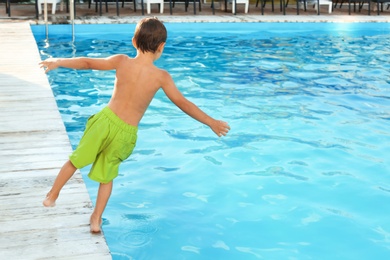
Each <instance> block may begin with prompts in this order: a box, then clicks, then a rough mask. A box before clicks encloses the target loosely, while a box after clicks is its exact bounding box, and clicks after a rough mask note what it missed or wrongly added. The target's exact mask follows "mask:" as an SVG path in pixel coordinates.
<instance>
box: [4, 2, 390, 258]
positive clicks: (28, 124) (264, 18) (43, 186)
mask: <svg viewBox="0 0 390 260" xmlns="http://www.w3.org/2000/svg"><path fill="white" fill-rule="evenodd" d="M3 6H4V5H3V4H2V5H0V12H1V13H0V39H1V41H0V50H1V52H0V112H1V113H0V117H1V118H0V119H1V120H0V148H1V149H0V164H1V168H0V187H1V190H0V212H1V213H0V234H1V236H0V251H1V258H2V259H3V258H4V259H54V258H55V259H96V260H97V259H111V256H110V253H109V249H108V247H107V245H106V242H105V239H104V236H103V235H92V234H91V233H90V232H89V227H88V226H89V224H88V223H89V215H90V213H91V211H92V203H91V201H90V199H89V196H88V192H87V190H86V188H85V184H84V182H83V180H82V178H81V176H80V173H77V174H76V175H75V176H74V178H72V179H71V181H70V182H69V183H68V184H67V185H66V186H65V188H64V189H63V192H62V196H61V197H60V198H59V200H58V203H57V204H58V205H57V207H55V208H50V209H47V208H44V207H43V206H42V204H41V203H42V199H43V198H44V196H45V194H46V193H47V192H48V190H49V188H50V186H51V184H52V182H53V180H54V178H55V176H56V174H57V172H58V170H59V168H60V167H61V166H62V164H63V162H64V161H65V160H66V159H67V156H68V154H69V152H70V151H71V146H70V143H69V139H68V137H67V134H66V131H65V127H64V124H63V122H62V119H61V116H60V114H59V112H58V108H57V105H56V103H55V100H54V96H53V93H52V91H51V88H50V86H49V83H48V80H47V78H46V76H45V74H44V73H43V70H41V69H39V67H38V62H39V61H40V56H39V53H38V49H37V46H36V44H35V40H34V38H33V35H32V33H31V30H30V28H29V24H36V23H38V24H42V23H43V21H42V19H40V20H36V19H35V18H34V16H35V7H34V6H33V5H16V4H13V5H12V6H11V11H12V16H11V17H8V16H7V15H6V14H5V12H4V8H3ZM126 6H127V8H121V10H120V11H121V14H120V16H119V17H118V16H116V10H115V6H114V5H112V4H111V5H110V6H109V12H108V13H106V12H103V15H102V16H99V15H97V14H96V12H95V10H94V9H93V8H92V9H89V8H88V5H87V4H78V5H77V17H76V21H75V23H135V22H137V21H139V19H141V18H142V17H143V16H141V15H140V11H138V12H137V13H134V11H133V10H132V9H131V6H132V3H126ZM126 6H125V7H126ZM175 8H176V9H175V10H174V14H173V15H170V14H169V7H167V6H165V13H164V14H158V13H156V10H154V11H153V13H152V14H151V15H154V16H157V17H160V18H161V19H162V20H163V21H169V22H390V10H388V11H386V10H385V12H383V13H381V15H379V16H378V15H376V13H373V14H372V15H371V16H368V15H367V10H366V9H365V10H362V12H360V13H359V12H357V13H353V14H352V15H348V12H347V9H346V8H345V6H344V7H343V8H341V9H337V8H335V10H334V12H333V13H332V14H327V13H326V8H321V15H319V16H318V15H316V13H315V12H314V10H308V11H307V12H303V10H302V11H301V15H299V16H298V15H296V9H294V8H293V7H291V8H288V12H287V15H282V14H281V13H280V11H278V5H276V10H275V12H274V13H272V12H271V11H270V9H269V8H270V5H269V4H267V8H268V9H267V10H266V12H265V15H261V12H260V9H259V8H258V7H257V8H256V7H255V5H254V4H252V5H251V7H250V13H249V14H244V13H242V9H240V8H239V9H238V11H239V13H238V14H237V15H233V14H231V13H225V12H224V11H221V10H218V9H217V10H216V14H215V15H213V14H212V12H211V8H210V7H209V5H208V4H204V5H203V9H202V12H201V13H198V14H196V15H194V14H193V9H192V7H190V9H189V11H188V12H185V11H184V10H183V6H181V7H180V5H179V4H177V6H176V7H175ZM49 21H50V23H68V22H69V20H68V18H67V16H66V12H65V11H62V12H61V11H58V12H57V14H56V15H54V16H50V17H49Z"/></svg>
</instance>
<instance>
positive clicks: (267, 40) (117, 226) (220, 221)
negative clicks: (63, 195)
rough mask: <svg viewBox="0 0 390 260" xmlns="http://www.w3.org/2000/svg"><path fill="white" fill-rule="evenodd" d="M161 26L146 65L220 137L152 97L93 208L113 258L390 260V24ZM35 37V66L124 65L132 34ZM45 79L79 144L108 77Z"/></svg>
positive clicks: (104, 95)
mask: <svg viewBox="0 0 390 260" xmlns="http://www.w3.org/2000/svg"><path fill="white" fill-rule="evenodd" d="M166 26H167V28H168V31H169V37H168V42H167V46H166V49H165V52H164V54H163V56H162V58H161V59H160V60H158V61H157V63H156V64H157V65H158V66H160V67H163V68H165V69H166V70H168V71H169V72H170V73H171V74H172V76H173V78H174V80H175V81H176V83H177V85H178V87H179V89H180V90H181V91H182V92H183V93H184V95H185V96H186V97H188V99H190V100H191V101H193V102H195V103H196V104H198V105H199V106H200V107H201V108H202V109H203V110H205V111H206V112H207V113H210V114H211V115H212V116H214V117H216V118H220V119H223V120H226V121H228V122H229V124H230V126H231V128H232V130H231V132H230V133H229V135H228V136H227V137H224V138H218V137H216V136H215V135H214V134H213V133H212V132H211V131H210V130H209V129H208V128H207V127H205V126H203V125H201V124H199V123H198V122H196V121H194V120H193V119H191V118H189V117H188V116H186V115H185V114H183V113H182V112H181V111H180V110H179V109H177V108H176V107H175V106H174V105H173V104H171V103H170V101H169V100H168V99H167V98H166V97H165V96H164V94H163V93H162V92H158V93H157V95H156V98H155V99H154V101H153V102H152V104H151V106H150V108H149V110H148V111H147V113H146V114H145V117H144V119H143V120H142V122H141V124H140V131H139V141H138V143H137V147H136V149H135V151H134V154H133V155H132V156H131V157H130V158H129V159H128V160H127V161H126V162H125V163H124V164H123V165H122V166H121V169H120V176H119V177H118V178H117V179H116V180H115V181H114V191H113V194H112V197H111V200H110V202H109V205H108V207H107V209H106V212H105V214H104V225H103V230H104V234H105V237H106V239H107V242H108V245H109V248H110V250H111V252H112V255H113V258H114V259H163V260H165V259H167V260H173V259H239V260H241V259H390V221H389V215H390V203H389V200H390V49H389V48H388V46H390V30H389V29H390V25H389V24H380V23H374V24H348V23H342V24H321V23H316V24H299V23H291V24H282V23H278V24H267V23H261V24H258V23H254V24H224V23H221V24H169V23H167V24H166ZM32 29H33V32H34V33H35V36H36V39H37V43H38V46H39V49H40V52H41V56H42V59H45V58H47V57H51V56H55V57H58V56H61V57H73V56H89V57H106V56H108V55H111V54H115V53H126V54H128V55H130V56H134V55H135V50H134V48H133V47H132V45H131V41H130V40H131V37H132V34H133V30H134V25H98V26H93V25H91V26H87V25H84V26H76V41H75V42H74V43H72V42H71V41H70V40H71V36H70V35H69V30H70V29H69V27H68V26H57V27H56V26H52V27H50V33H51V38H50V39H49V40H48V41H45V40H44V37H45V36H44V27H40V26H33V27H32ZM92 32H93V33H92ZM48 77H49V80H50V83H51V85H52V87H53V91H54V93H55V96H56V99H57V102H58V106H59V109H60V111H61V114H62V117H63V120H64V122H65V125H66V128H67V131H68V134H69V137H70V140H71V143H72V146H73V147H76V145H77V143H78V140H79V138H80V137H81V135H82V131H83V129H84V124H85V121H86V119H87V118H88V117H89V116H90V115H91V114H92V113H95V112H97V111H99V110H100V109H101V108H102V107H104V106H105V104H106V103H107V102H108V100H109V97H110V94H111V91H112V85H113V80H114V72H102V71H74V70H68V69H60V70H57V71H53V72H50V73H49V74H48ZM87 172H88V169H83V170H82V174H83V177H84V179H85V181H86V184H87V187H88V190H89V192H90V196H91V198H92V200H93V201H94V200H95V197H96V191H97V187H98V186H97V184H96V183H94V182H91V181H90V180H88V178H87V177H86V174H87Z"/></svg>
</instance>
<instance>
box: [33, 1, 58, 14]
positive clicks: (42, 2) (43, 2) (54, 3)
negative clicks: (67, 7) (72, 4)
mask: <svg viewBox="0 0 390 260" xmlns="http://www.w3.org/2000/svg"><path fill="white" fill-rule="evenodd" d="M37 1H38V13H39V14H42V5H43V4H45V0H37ZM46 3H47V5H49V4H51V13H52V14H55V13H56V7H57V4H59V3H61V7H60V10H61V11H62V8H63V6H62V2H61V0H46Z"/></svg>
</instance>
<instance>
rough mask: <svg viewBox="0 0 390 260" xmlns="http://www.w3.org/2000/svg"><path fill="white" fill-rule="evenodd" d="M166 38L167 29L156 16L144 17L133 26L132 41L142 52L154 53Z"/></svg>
mask: <svg viewBox="0 0 390 260" xmlns="http://www.w3.org/2000/svg"><path fill="white" fill-rule="evenodd" d="M166 40H167V29H166V28H165V26H164V25H163V23H162V22H160V21H159V20H158V19H157V18H152V17H148V18H144V19H142V20H141V21H139V22H138V24H137V26H136V27H135V32H134V38H133V42H134V43H135V47H136V48H137V49H138V50H140V51H142V52H151V53H155V52H156V51H157V49H158V48H159V46H160V45H161V44H162V43H165V42H166Z"/></svg>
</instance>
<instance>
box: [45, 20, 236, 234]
mask: <svg viewBox="0 0 390 260" xmlns="http://www.w3.org/2000/svg"><path fill="white" fill-rule="evenodd" d="M166 39H167V31H166V28H165V26H164V25H163V24H162V23H161V22H160V21H159V20H158V19H156V18H144V19H142V20H141V21H140V22H139V23H138V24H137V26H136V28H135V33H134V37H133V40H132V43H133V46H134V47H135V48H136V49H137V55H136V57H135V58H130V57H128V56H126V55H113V56H110V57H107V58H85V57H80V58H69V59H61V58H50V59H47V60H45V61H42V62H41V63H40V66H41V67H44V68H45V72H46V73H47V72H48V71H50V70H54V69H57V68H59V67H65V68H72V69H80V70H82V69H84V70H85V69H93V70H115V71H116V79H115V84H114V90H113V94H112V97H111V99H110V101H109V103H108V105H107V106H106V107H105V108H104V109H103V110H101V111H100V112H99V113H97V114H95V115H93V116H92V117H91V118H90V119H88V122H87V125H86V129H85V132H84V135H83V137H82V138H81V140H80V143H79V145H78V147H77V148H76V150H75V151H74V152H73V153H72V154H71V155H70V156H69V160H68V161H67V162H66V163H65V164H64V165H63V167H62V168H61V170H60V172H59V173H58V176H57V178H56V180H55V181H54V184H53V187H52V188H51V190H50V191H49V193H48V194H47V196H46V198H45V200H44V201H43V205H44V206H46V207H53V206H55V202H56V200H57V198H58V196H59V193H60V191H61V189H62V187H63V186H64V185H65V184H66V182H67V181H68V180H69V179H70V178H71V177H72V175H73V174H74V172H75V171H76V169H80V168H83V167H84V166H87V165H89V164H93V165H92V168H91V171H90V173H89V175H88V176H89V177H90V178H91V179H92V180H95V181H97V182H99V183H100V186H99V190H98V195H97V199H96V203H95V208H94V211H93V213H92V215H91V218H90V228H91V232H100V231H101V224H102V214H103V211H104V209H105V207H106V205H107V202H108V199H109V198H110V195H111V191H112V185H113V179H114V178H115V177H117V176H118V167H119V164H120V163H121V162H122V161H123V160H125V159H127V158H128V157H129V156H130V154H131V153H132V151H133V149H134V147H135V143H136V139H137V130H138V124H139V122H140V120H141V119H142V117H143V115H144V113H145V111H146V109H147V108H148V106H149V104H150V102H151V101H152V99H153V97H154V95H155V93H156V92H157V91H158V90H159V89H160V88H162V89H163V91H164V92H165V94H166V95H167V96H168V98H169V99H170V100H171V101H172V102H173V103H174V104H175V105H176V106H178V107H179V108H180V109H181V110H182V111H184V112H185V113H186V114H188V115H189V116H191V117H192V118H194V119H196V120H197V121H199V122H201V123H203V124H205V125H207V126H209V127H210V128H211V130H212V131H214V133H215V134H216V135H218V136H224V135H226V134H227V133H228V131H229V130H230V127H229V125H228V124H227V123H226V122H223V121H220V120H215V119H214V118H212V117H210V116H208V115H207V114H206V113H204V112H203V111H202V110H201V109H199V108H198V107H197V106H196V105H195V104H193V103H192V102H190V101H188V100H187V99H186V98H185V97H184V96H183V95H182V94H181V92H180V91H179V90H178V89H177V88H176V86H175V83H174V82H173V80H172V78H171V76H170V74H169V73H168V72H167V71H165V70H162V69H159V68H157V67H156V66H154V64H153V62H154V61H156V60H157V59H158V58H160V56H161V54H162V52H163V50H164V46H165V42H166Z"/></svg>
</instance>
